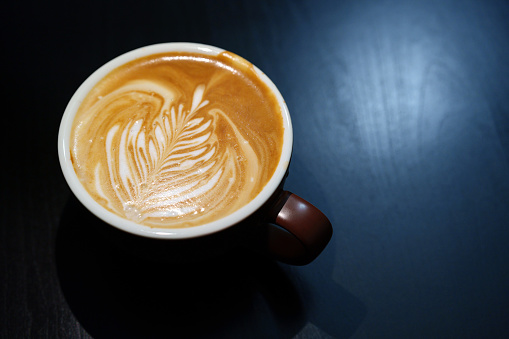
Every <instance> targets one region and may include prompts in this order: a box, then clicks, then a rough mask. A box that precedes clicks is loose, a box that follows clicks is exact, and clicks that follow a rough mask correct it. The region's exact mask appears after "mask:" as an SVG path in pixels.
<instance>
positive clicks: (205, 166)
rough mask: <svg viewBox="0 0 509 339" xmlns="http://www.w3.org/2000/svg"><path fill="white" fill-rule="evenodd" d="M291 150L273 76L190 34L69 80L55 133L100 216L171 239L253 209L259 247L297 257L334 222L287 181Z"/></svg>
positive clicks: (73, 177)
mask: <svg viewBox="0 0 509 339" xmlns="http://www.w3.org/2000/svg"><path fill="white" fill-rule="evenodd" d="M292 147H293V131H292V124H291V119H290V114H289V111H288V108H287V106H286V104H285V101H284V99H283V97H282V96H281V93H280V92H279V91H278V89H277V88H276V86H275V85H274V83H273V82H272V81H271V80H270V79H269V78H268V77H267V76H266V75H265V74H264V73H263V72H261V71H260V70H259V69H258V68H257V67H256V66H254V65H252V64H251V63H249V62H248V61H246V60H245V59H243V58H241V57H239V56H238V55H235V54H233V53H231V52H228V51H225V50H223V49H220V48H217V47H213V46H208V45H203V44H196V43H163V44H156V45H151V46H146V47H142V48H139V49H136V50H133V51H130V52H127V53H125V54H123V55H121V56H119V57H117V58H115V59H113V60H111V61H110V62H108V63H106V64H105V65H103V66H102V67H100V68H99V69H98V70H97V71H95V72H94V73H93V74H92V75H91V76H90V77H88V78H87V79H86V80H85V81H84V82H83V84H82V85H81V86H80V87H79V88H78V89H77V91H76V92H75V94H74V95H73V97H72V98H71V100H70V101H69V103H68V105H67V107H66V109H65V112H64V114H63V117H62V121H61V124H60V130H59V135H58V153H59V160H60V165H61V168H62V171H63V174H64V177H65V179H66V181H67V183H68V185H69V187H70V188H71V191H72V192H73V193H74V195H75V196H76V197H77V198H78V200H79V201H80V202H81V203H82V204H83V205H84V206H85V207H86V208H87V209H88V210H89V211H90V212H92V213H93V214H94V215H96V216H97V217H98V218H100V219H101V220H103V221H104V222H106V223H107V224H110V225H112V226H114V227H116V228H118V229H120V230H123V231H125V232H128V233H131V234H134V235H138V236H142V237H147V238H154V239H166V240H170V241H169V243H168V246H171V241H179V240H183V239H192V238H198V237H206V236H210V235H212V234H214V235H216V234H220V233H221V232H223V231H226V230H227V229H230V228H232V227H233V226H235V227H237V228H240V229H242V223H243V222H244V221H245V220H247V219H249V220H253V216H256V218H255V219H256V220H257V224H258V226H257V227H259V229H260V232H261V233H260V234H264V241H263V242H264V245H260V246H265V247H266V249H267V250H268V253H270V255H271V256H272V257H273V258H275V259H277V260H279V261H282V262H285V263H289V264H295V265H303V264H307V263H309V262H311V261H312V260H314V259H315V258H316V257H317V256H318V255H319V254H320V253H321V252H322V250H323V249H324V248H325V246H326V245H327V243H328V242H329V240H330V238H331V236H332V226H331V223H330V221H329V220H328V219H327V217H326V216H325V215H324V214H323V213H322V212H321V211H320V210H318V209H317V208H316V207H314V206H313V205H312V204H311V203H309V202H307V201H305V200H304V199H302V198H300V197H298V196H297V195H295V194H293V193H290V192H288V191H285V190H284V189H283V184H284V180H285V178H286V176H287V175H288V167H289V164H290V158H291V154H292Z"/></svg>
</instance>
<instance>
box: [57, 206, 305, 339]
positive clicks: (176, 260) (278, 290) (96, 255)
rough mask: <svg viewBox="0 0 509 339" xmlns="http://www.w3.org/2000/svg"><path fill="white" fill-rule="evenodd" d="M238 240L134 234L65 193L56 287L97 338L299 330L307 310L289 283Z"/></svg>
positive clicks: (275, 333)
mask: <svg viewBox="0 0 509 339" xmlns="http://www.w3.org/2000/svg"><path fill="white" fill-rule="evenodd" d="M221 233H223V232H221ZM243 233H246V232H243ZM246 234H248V236H249V232H247V233H246ZM237 236H238V231H237V230H235V228H233V230H232V231H231V232H230V233H229V234H228V233H227V234H217V235H213V236H208V237H205V238H198V239H193V240H178V241H164V240H154V239H148V238H141V237H137V236H133V235H130V234H127V233H125V232H123V231H120V230H117V229H115V228H114V227H111V226H109V225H107V224H105V223H103V222H102V221H100V220H99V219H97V218H96V217H95V216H93V215H92V214H91V213H90V212H88V210H86V209H85V208H84V207H83V206H82V205H81V204H80V203H79V202H78V201H77V200H76V198H75V197H71V198H70V199H69V201H68V202H67V204H66V206H65V208H64V210H63V213H62V216H61V222H60V226H59V230H58V234H57V239H56V263H57V271H58V276H59V280H60V285H61V288H62V291H63V294H64V296H65V298H66V301H67V303H68V305H69V307H70V308H71V310H72V312H73V313H74V315H75V317H76V318H77V320H78V321H79V322H80V323H81V325H82V326H83V327H84V329H85V330H86V331H87V332H88V333H89V334H90V335H91V336H93V337H94V338H114V337H115V338H162V337H164V338H168V337H186V338H189V337H207V338H214V337H217V338H241V337H242V338H261V337H273V336H280V333H281V332H283V333H292V334H295V333H297V332H298V330H299V329H300V328H302V327H303V326H304V324H305V316H304V313H305V312H304V309H303V304H302V301H301V299H300V297H299V293H298V291H297V289H296V288H295V286H294V285H293V283H292V281H291V279H290V278H289V277H288V276H287V274H286V273H285V272H284V271H283V270H282V269H281V268H280V266H279V265H278V264H276V263H275V262H273V261H272V260H270V259H268V258H266V257H264V256H260V255H259V254H258V253H252V252H250V251H247V250H245V249H242V248H240V247H238V246H236V237H237ZM278 333H279V335H278Z"/></svg>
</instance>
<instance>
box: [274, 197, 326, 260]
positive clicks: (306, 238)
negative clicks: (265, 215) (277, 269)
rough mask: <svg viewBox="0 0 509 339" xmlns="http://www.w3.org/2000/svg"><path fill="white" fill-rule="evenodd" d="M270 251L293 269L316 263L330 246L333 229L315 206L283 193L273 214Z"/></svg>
mask: <svg viewBox="0 0 509 339" xmlns="http://www.w3.org/2000/svg"><path fill="white" fill-rule="evenodd" d="M269 222H270V223H271V224H269V227H268V251H269V253H270V254H271V255H272V256H273V257H274V258H275V259H276V260H279V261H281V262H284V263H288V264H292V265H306V264H309V263H310V262H311V261H313V260H314V259H315V258H316V257H317V256H318V255H319V254H320V253H321V252H322V251H323V249H324V248H325V246H326V245H327V244H328V243H329V240H330V239H331V237H332V225H331V223H330V221H329V219H328V218H327V217H326V216H325V215H324V214H323V213H322V212H321V211H320V210H319V209H318V208H316V207H315V206H313V205H312V204H310V203H309V202H307V201H306V200H304V199H302V198H301V197H299V196H297V195H295V194H293V193H291V192H288V191H283V192H282V194H281V195H280V196H279V199H278V200H277V201H276V203H275V204H274V205H273V207H272V209H271V211H270V213H269Z"/></svg>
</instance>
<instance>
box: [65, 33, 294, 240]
mask: <svg viewBox="0 0 509 339" xmlns="http://www.w3.org/2000/svg"><path fill="white" fill-rule="evenodd" d="M223 51H224V50H223V49H221V48H217V47H213V46H208V45H203V44H196V43H163V44H156V45H151V46H146V47H142V48H139V49H136V50H133V51H130V52H128V53H125V54H123V55H121V56H119V57H117V58H115V59H113V60H111V61H110V62H108V63H106V64H105V65H103V66H102V67H100V68H99V69H98V70H97V71H95V72H94V73H93V74H92V75H91V76H90V77H89V78H88V79H86V80H85V82H84V83H83V84H82V85H81V86H80V87H79V88H78V90H77V91H76V92H75V93H74V95H73V97H72V98H71V100H70V101H69V104H68V105H67V107H66V109H65V112H64V115H63V117H62V121H61V124H60V130H59V135H58V155H59V160H60V165H61V167H62V171H63V174H64V177H65V179H66V181H67V183H68V185H69V187H70V188H71V190H72V192H73V193H74V195H75V196H76V197H77V198H78V200H79V201H80V202H81V203H82V204H83V205H84V206H85V207H86V208H87V209H88V210H90V211H91V212H92V213H93V214H95V215H96V216H97V217H99V218H100V219H102V220H103V221H105V222H106V223H108V224H110V225H112V226H115V227H117V228H119V229H121V230H124V231H126V232H129V233H133V234H136V235H141V236H145V237H150V238H159V239H185V238H194V237H199V236H203V235H207V234H211V233H215V232H218V231H221V230H224V229H226V228H228V227H231V226H233V225H236V224H238V223H239V222H241V221H242V220H244V219H245V218H247V217H248V216H250V215H251V214H253V213H254V212H256V211H257V210H259V209H260V208H261V207H262V206H263V205H264V204H265V203H266V202H267V201H268V200H269V198H270V197H271V196H273V194H274V193H275V192H276V191H277V190H278V188H279V186H280V184H281V183H282V181H283V180H284V176H285V173H286V171H287V169H288V165H289V162H290V157H291V153H292V143H293V131H292V123H291V120H290V114H289V112H288V108H287V106H286V104H285V101H284V100H283V97H282V96H281V93H280V92H279V90H278V89H277V87H276V86H275V85H274V83H273V82H272V81H271V80H270V79H269V78H268V77H267V76H266V75H265V74H264V73H263V72H262V71H260V70H259V69H258V68H256V66H254V68H255V70H256V71H257V73H258V75H259V77H260V79H262V80H263V81H264V82H265V83H266V84H267V85H268V86H269V88H270V89H271V90H272V91H273V93H274V94H275V96H276V98H277V100H278V102H279V106H280V107H281V113H282V117H283V125H284V135H283V149H282V152H281V157H280V159H279V163H278V165H277V168H276V170H275V172H274V174H273V175H272V178H271V179H270V180H269V181H268V183H267V184H266V186H265V187H264V188H263V190H262V191H261V192H260V193H259V194H258V195H257V196H256V197H255V198H254V199H253V200H252V201H250V202H249V203H248V204H247V205H245V206H244V207H242V208H240V209H239V210H237V211H235V212H233V213H231V214H230V215H228V216H226V217H224V218H222V219H219V220H216V221H213V222H210V223H207V224H203V225H199V226H194V227H186V228H184V227H183V228H154V227H149V226H145V225H141V224H137V223H135V222H133V221H131V220H127V219H124V218H122V217H120V216H118V215H116V214H114V213H112V212H110V211H108V210H106V209H105V208H103V207H102V206H101V205H100V204H99V203H98V202H96V201H95V200H94V199H93V198H92V197H91V196H90V195H89V194H88V192H87V191H86V189H85V188H84V187H83V186H82V184H81V182H80V181H79V179H78V177H77V175H76V172H75V170H74V167H73V164H72V162H71V157H70V135H71V128H72V124H73V120H74V117H75V115H76V112H77V110H78V108H79V107H80V104H81V102H82V101H83V99H84V98H85V96H86V95H87V94H88V93H89V91H90V90H91V89H92V88H93V87H94V86H95V85H96V84H97V82H99V81H100V80H101V79H102V78H104V77H105V76H106V75H107V74H108V73H110V72H111V71H112V70H113V69H115V68H117V67H119V66H121V65H123V64H125V63H127V62H129V61H132V60H135V59H138V58H141V57H144V56H148V55H152V54H157V53H164V52H195V53H202V54H207V55H217V54H219V53H221V52H223Z"/></svg>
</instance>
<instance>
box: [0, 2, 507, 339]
mask: <svg viewBox="0 0 509 339" xmlns="http://www.w3.org/2000/svg"><path fill="white" fill-rule="evenodd" d="M0 17H1V21H0V22H1V25H2V32H1V36H2V45H1V46H2V60H3V61H2V63H1V73H0V74H1V79H0V83H1V84H2V91H1V93H2V105H1V107H2V109H1V114H2V133H1V134H2V140H3V142H2V144H1V149H2V154H3V156H2V158H3V160H2V165H1V168H2V176H1V178H2V184H1V204H0V206H1V209H2V210H1V213H0V218H1V219H0V220H1V225H0V337H1V338H90V337H93V338H173V337H204V338H208V337H212V338H507V337H509V264H508V262H509V4H508V3H507V1H459V0H458V1H453V0H446V1H332V0H331V1H320V0H314V1H290V0H287V1H244V0H239V1H187V0H186V1H160V2H150V1H118V2H117V1H114V2H113V1H111V2H108V1H89V2H80V3H79V4H74V3H72V2H64V1H62V2H60V3H55V2H44V1H39V2H26V1H23V2H14V1H11V2H9V3H8V4H7V3H6V4H2V5H1V11H0ZM172 41H192V42H200V43H206V44H211V45H216V46H219V47H222V48H225V49H227V50H230V51H232V52H234V53H237V54H239V55H241V56H243V57H245V58H246V59H248V60H249V61H251V62H252V63H254V64H255V65H257V66H258V67H259V68H261V69H262V70H263V71H264V72H265V73H266V74H267V75H268V76H269V77H270V78H271V79H272V80H273V81H274V82H275V83H276V85H277V86H278V87H279V88H280V90H281V92H282V94H283V96H284V97H285V99H286V102H287V104H288V107H289V109H290V112H291V114H292V119H293V126H294V134H295V142H294V153H293V159H292V163H291V166H290V175H289V178H288V180H287V183H286V188H287V189H288V190H291V191H293V192H295V193H297V194H299V195H301V196H302V197H303V198H305V199H307V200H309V201H311V202H313V203H314V204H315V205H316V206H317V207H319V208H320V209H322V210H323V211H324V212H325V213H326V214H327V215H328V216H329V218H330V219H331V221H332V223H333V226H334V236H333V239H332V240H331V242H330V244H329V246H328V247H327V248H326V250H325V251H324V252H323V253H322V255H321V256H320V257H319V258H318V259H317V260H316V261H314V262H313V263H311V264H309V265H307V266H303V267H292V266H287V265H284V264H280V263H276V262H273V261H270V260H268V259H265V258H262V257H259V256H256V255H254V254H251V253H247V252H245V253H244V252H241V253H235V254H234V255H233V254H232V255H227V256H222V257H219V258H215V259H210V258H208V257H207V255H206V253H203V255H204V257H205V258H204V259H203V260H202V261H200V260H198V261H195V262H193V263H189V264H182V263H168V262H163V263H161V262H158V261H157V260H154V259H151V258H150V257H138V256H132V255H130V254H129V253H128V252H125V251H122V250H121V249H119V248H116V247H114V246H113V247H112V246H111V243H110V242H109V240H108V239H109V238H108V234H109V232H110V231H109V230H107V229H108V226H106V225H105V224H103V223H101V222H99V221H98V220H97V219H96V218H95V217H93V216H91V215H90V213H88V212H87V211H86V210H85V209H84V208H83V207H82V206H81V205H80V204H79V202H77V200H76V199H75V198H74V197H73V196H72V194H71V192H70V190H69V189H68V187H67V185H66V183H65V181H64V178H63V176H62V174H61V171H60V167H59V164H58V159H57V142H56V141H57V132H58V127H59V123H60V118H61V116H62V113H63V111H64V109H65V106H66V104H67V102H68V100H69V99H70V97H71V96H72V94H73V93H74V91H75V90H76V89H77V87H78V86H79V85H80V84H81V82H83V81H84V80H85V78H86V77H87V76H88V75H89V74H90V73H92V72H93V71H94V70H95V69H96V68H98V67H99V66H101V65H102V64H104V63H105V62H107V61H108V60H110V59H112V58H113V57H115V56H117V55H119V54H122V53H124V52H126V51H128V50H131V49H134V48H137V47H140V46H143V45H148V44H153V43H159V42H172ZM198 254H201V253H198Z"/></svg>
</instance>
